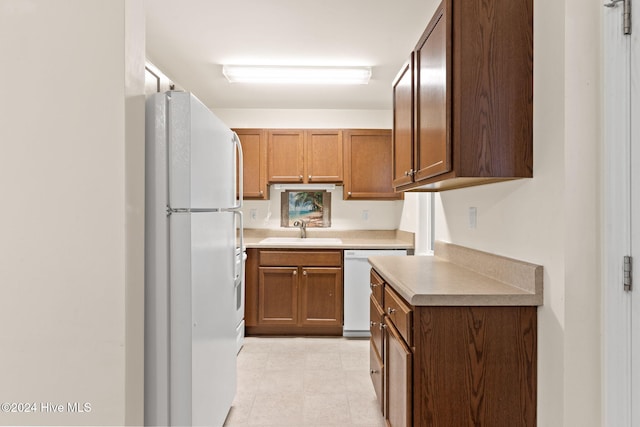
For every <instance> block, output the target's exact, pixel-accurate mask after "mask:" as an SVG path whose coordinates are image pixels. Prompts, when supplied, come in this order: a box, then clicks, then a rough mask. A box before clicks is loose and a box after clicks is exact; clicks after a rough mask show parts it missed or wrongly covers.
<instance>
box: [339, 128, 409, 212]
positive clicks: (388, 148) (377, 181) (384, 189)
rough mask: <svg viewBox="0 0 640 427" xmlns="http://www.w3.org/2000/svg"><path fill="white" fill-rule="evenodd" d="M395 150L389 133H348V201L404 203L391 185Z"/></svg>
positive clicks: (375, 131) (346, 176) (381, 131)
mask: <svg viewBox="0 0 640 427" xmlns="http://www.w3.org/2000/svg"><path fill="white" fill-rule="evenodd" d="M392 151H393V147H392V143H391V131H390V130H388V129H359V130H357V129H349V130H345V131H344V164H345V168H344V169H345V177H344V196H343V198H344V199H345V200H358V199H359V200H366V199H377V200H384V199H389V200H393V199H401V198H402V193H396V192H394V191H393V187H392V185H391V179H392V167H391V159H392V157H393V154H392Z"/></svg>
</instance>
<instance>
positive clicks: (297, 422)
mask: <svg viewBox="0 0 640 427" xmlns="http://www.w3.org/2000/svg"><path fill="white" fill-rule="evenodd" d="M225 426H228V427H234V426H297V427H303V426H305V427H306V426H317V427H321V426H322V427H324V426H340V427H355V426H358V427H382V426H384V420H383V418H382V416H381V415H380V410H379V408H378V403H377V401H376V397H375V394H374V391H373V386H372V384H371V380H370V378H369V340H368V339H347V338H342V337H339V338H298V337H296V338H271V337H269V338H262V337H260V338H259V337H249V338H246V340H245V344H244V347H243V348H242V350H241V351H240V354H238V392H237V394H236V398H235V400H234V402H233V406H232V408H231V411H230V412H229V415H228V417H227V421H226V423H225Z"/></svg>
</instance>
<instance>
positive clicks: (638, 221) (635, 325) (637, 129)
mask: <svg viewBox="0 0 640 427" xmlns="http://www.w3.org/2000/svg"><path fill="white" fill-rule="evenodd" d="M638 10H640V9H638V8H637V6H636V11H638ZM636 16H637V13H636ZM636 22H637V21H636ZM637 28H638V29H640V27H637ZM627 37H629V38H630V44H631V46H630V52H631V60H630V63H631V70H630V72H629V74H630V76H631V91H630V93H631V117H630V121H631V138H630V151H631V156H630V157H631V166H630V168H631V219H630V229H631V255H632V256H633V266H634V267H635V269H636V274H635V283H634V284H633V290H632V291H631V319H632V320H633V321H632V324H631V331H632V333H631V342H632V347H631V354H632V358H631V377H632V381H631V396H632V401H631V407H632V408H633V409H632V411H633V412H632V416H631V419H632V425H634V426H639V425H640V280H639V279H640V274H638V273H637V271H639V270H640V269H639V268H638V266H639V265H640V230H639V228H640V31H638V30H636V31H635V32H633V33H632V34H631V35H630V36H627Z"/></svg>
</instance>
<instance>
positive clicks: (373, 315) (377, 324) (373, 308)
mask: <svg viewBox="0 0 640 427" xmlns="http://www.w3.org/2000/svg"><path fill="white" fill-rule="evenodd" d="M369 313H370V316H369V317H370V323H369V325H370V326H369V332H370V333H371V345H372V346H374V347H375V349H376V351H377V352H378V355H379V356H380V357H383V354H382V348H383V347H382V337H383V335H382V326H381V325H382V320H383V319H382V318H383V316H384V312H383V311H382V307H380V306H379V305H378V303H377V302H376V300H375V298H373V295H371V297H370V298H369Z"/></svg>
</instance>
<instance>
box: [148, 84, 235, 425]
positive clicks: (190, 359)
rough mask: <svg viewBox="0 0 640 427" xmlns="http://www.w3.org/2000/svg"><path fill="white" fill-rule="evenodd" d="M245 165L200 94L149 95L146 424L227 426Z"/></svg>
mask: <svg viewBox="0 0 640 427" xmlns="http://www.w3.org/2000/svg"><path fill="white" fill-rule="evenodd" d="M237 164H240V165H242V151H241V147H240V142H239V139H238V137H237V135H235V133H234V132H232V131H231V130H230V129H229V128H228V127H227V126H225V124H224V123H222V121H220V120H219V119H218V118H217V117H216V116H215V115H214V114H213V113H212V112H211V111H210V110H209V109H208V108H207V107H206V106H204V105H203V104H202V103H201V102H200V101H199V100H198V99H197V98H195V97H194V96H193V95H192V94H190V93H186V92H175V91H171V92H166V93H162V94H160V93H158V94H154V95H152V96H150V97H149V98H148V99H147V106H146V214H145V215H146V225H145V275H146V277H145V424H146V425H162V426H189V425H194V426H195V425H206V426H222V425H223V423H224V420H225V418H226V416H227V414H228V412H229V409H230V407H231V402H232V400H233V398H234V396H235V392H236V355H237V347H236V341H237V338H236V326H237V320H236V305H237V294H238V291H239V290H238V287H239V286H242V285H243V280H242V279H243V276H244V271H243V265H244V263H243V262H238V256H242V253H243V249H244V248H243V245H242V213H241V212H240V208H241V205H242V198H241V196H238V195H241V194H242V189H241V187H242V179H241V178H240V180H239V182H238V181H237V179H236V176H237V175H239V176H240V177H242V172H241V171H240V173H239V174H236V165H237ZM238 249H240V250H239V251H238Z"/></svg>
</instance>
